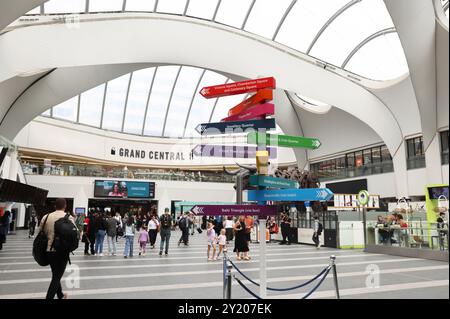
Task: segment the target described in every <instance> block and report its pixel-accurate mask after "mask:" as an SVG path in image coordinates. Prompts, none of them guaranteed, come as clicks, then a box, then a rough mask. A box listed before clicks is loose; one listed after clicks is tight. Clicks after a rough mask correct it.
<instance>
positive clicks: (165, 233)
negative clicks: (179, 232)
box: [159, 228, 170, 254]
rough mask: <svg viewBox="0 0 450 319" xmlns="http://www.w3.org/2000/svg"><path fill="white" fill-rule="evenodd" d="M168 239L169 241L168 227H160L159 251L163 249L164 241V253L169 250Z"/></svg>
mask: <svg viewBox="0 0 450 319" xmlns="http://www.w3.org/2000/svg"><path fill="white" fill-rule="evenodd" d="M169 241H170V229H164V228H161V245H160V247H159V250H160V251H163V249H164V243H166V250H165V253H166V254H167V253H168V252H169Z"/></svg>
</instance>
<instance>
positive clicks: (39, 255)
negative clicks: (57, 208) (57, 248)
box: [33, 214, 50, 266]
mask: <svg viewBox="0 0 450 319" xmlns="http://www.w3.org/2000/svg"><path fill="white" fill-rule="evenodd" d="M49 215H50V214H48V215H47V218H46V219H45V221H44V224H42V227H41V230H40V231H39V234H38V235H37V236H36V238H35V239H34V242H33V257H34V260H36V262H37V263H38V265H39V266H48V265H49V264H50V262H49V260H48V255H47V247H48V237H47V234H46V233H45V232H44V229H45V224H46V223H47V219H48V216H49Z"/></svg>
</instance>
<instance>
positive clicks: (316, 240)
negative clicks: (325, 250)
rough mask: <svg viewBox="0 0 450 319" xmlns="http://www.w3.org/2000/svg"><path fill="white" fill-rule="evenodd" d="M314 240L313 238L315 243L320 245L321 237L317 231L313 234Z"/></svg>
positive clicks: (317, 245)
mask: <svg viewBox="0 0 450 319" xmlns="http://www.w3.org/2000/svg"><path fill="white" fill-rule="evenodd" d="M312 240H313V242H314V244H315V245H316V247H319V246H320V239H319V235H318V234H317V233H314V235H313V236H312Z"/></svg>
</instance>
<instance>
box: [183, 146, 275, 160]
mask: <svg viewBox="0 0 450 319" xmlns="http://www.w3.org/2000/svg"><path fill="white" fill-rule="evenodd" d="M268 150H269V157H270V158H272V159H273V158H277V149H276V148H274V147H269V148H268ZM256 151H257V147H256V146H235V145H212V144H209V145H197V146H196V147H194V148H193V149H192V152H193V153H194V155H195V156H202V157H223V158H254V157H255V156H256Z"/></svg>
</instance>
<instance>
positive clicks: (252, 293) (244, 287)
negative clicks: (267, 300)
mask: <svg viewBox="0 0 450 319" xmlns="http://www.w3.org/2000/svg"><path fill="white" fill-rule="evenodd" d="M234 279H236V281H237V282H238V284H239V286H241V287H242V288H243V289H244V290H245V291H246V292H248V293H249V294H250V295H252V296H253V297H255V298H256V299H262V298H261V297H260V296H258V295H257V294H255V293H254V292H253V291H251V290H250V289H248V288H247V286H245V285H244V284H243V283H242V281H240V280H239V278H237V277H236V276H234Z"/></svg>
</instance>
